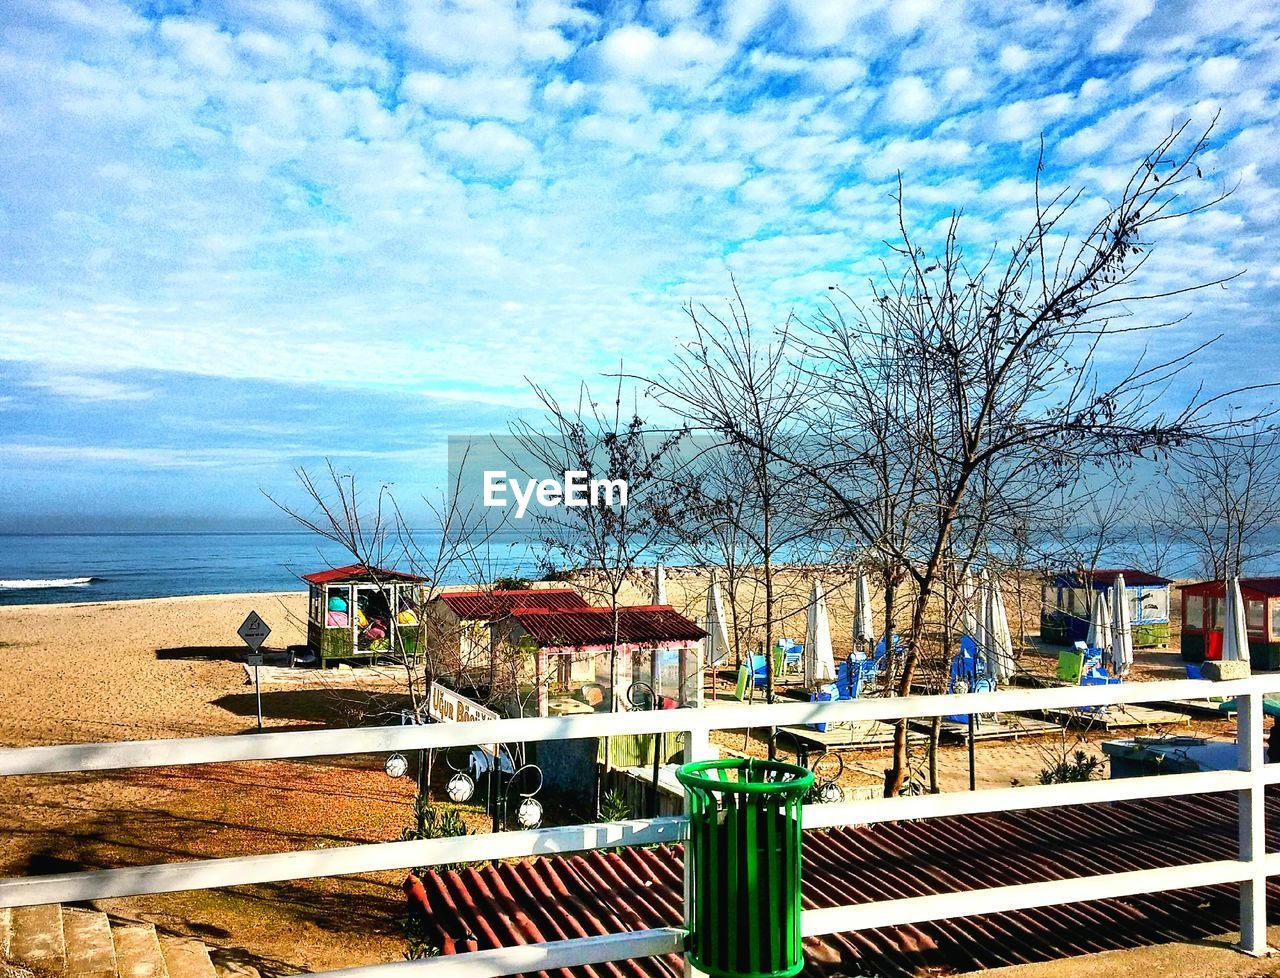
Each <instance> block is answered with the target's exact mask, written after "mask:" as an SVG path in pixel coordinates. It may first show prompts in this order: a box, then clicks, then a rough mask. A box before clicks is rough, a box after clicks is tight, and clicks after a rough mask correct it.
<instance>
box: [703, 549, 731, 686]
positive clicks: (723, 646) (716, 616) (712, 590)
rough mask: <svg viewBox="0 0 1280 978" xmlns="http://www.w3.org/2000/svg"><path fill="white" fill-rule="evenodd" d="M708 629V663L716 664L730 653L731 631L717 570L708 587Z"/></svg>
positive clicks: (706, 648) (706, 626) (706, 641)
mask: <svg viewBox="0 0 1280 978" xmlns="http://www.w3.org/2000/svg"><path fill="white" fill-rule="evenodd" d="M703 627H704V628H706V630H707V637H706V639H705V640H704V641H705V643H706V644H705V646H704V648H705V650H706V656H705V658H706V663H707V665H709V666H714V665H715V664H716V663H718V662H719V661H720V660H721V659H723V658H724V657H725V656H726V655H728V654H729V633H728V631H727V630H726V629H725V624H724V600H723V599H722V598H721V596H720V584H719V582H718V581H717V580H716V575H715V572H714V571H713V572H712V574H711V586H710V587H709V588H707V623H706V625H704V626H703Z"/></svg>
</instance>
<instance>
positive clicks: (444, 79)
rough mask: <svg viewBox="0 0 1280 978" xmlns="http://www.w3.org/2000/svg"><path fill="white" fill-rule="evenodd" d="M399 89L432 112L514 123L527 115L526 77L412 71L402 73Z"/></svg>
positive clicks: (527, 81) (527, 89)
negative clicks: (402, 77)
mask: <svg viewBox="0 0 1280 978" xmlns="http://www.w3.org/2000/svg"><path fill="white" fill-rule="evenodd" d="M400 90H401V92H402V93H403V94H404V95H405V96H406V97H407V98H411V99H413V100H414V101H415V102H417V103H419V104H420V105H422V106H423V107H424V108H425V109H427V111H428V112H430V113H431V114H432V115H455V116H461V117H462V118H466V119H484V118H492V119H506V120H510V121H515V122H518V121H520V120H522V119H526V118H528V117H529V98H530V81H529V79H528V78H523V77H495V76H492V75H489V74H480V73H473V74H469V75H462V76H450V75H441V74H437V73H436V72H428V71H415V72H412V73H411V74H409V75H407V76H405V79H404V81H403V82H402V83H401V86H400Z"/></svg>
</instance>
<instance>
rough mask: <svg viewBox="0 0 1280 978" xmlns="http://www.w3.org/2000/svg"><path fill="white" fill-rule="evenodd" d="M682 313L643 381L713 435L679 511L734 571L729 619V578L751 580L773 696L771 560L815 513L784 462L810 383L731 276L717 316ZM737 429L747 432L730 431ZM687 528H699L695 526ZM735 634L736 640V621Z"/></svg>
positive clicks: (775, 611)
mask: <svg viewBox="0 0 1280 978" xmlns="http://www.w3.org/2000/svg"><path fill="white" fill-rule="evenodd" d="M687 312H688V314H689V318H690V321H691V323H692V326H693V333H694V336H693V339H692V341H690V342H689V343H688V344H686V345H685V346H684V347H683V348H681V349H680V351H679V352H678V353H677V355H676V356H675V357H674V358H673V359H672V361H671V364H670V366H669V368H668V370H667V372H666V375H665V376H663V377H659V378H657V379H653V380H650V381H649V384H650V390H651V391H652V392H653V393H654V394H655V396H656V397H657V399H658V401H659V402H660V403H661V404H662V405H663V406H665V407H666V408H668V409H670V410H671V411H673V412H674V413H675V414H676V415H677V416H679V417H680V418H681V419H682V420H683V421H684V423H685V425H686V427H687V429H688V430H690V431H692V432H694V433H701V434H704V435H707V436H710V437H711V438H712V439H713V442H712V443H711V444H709V445H705V446H703V450H702V451H701V452H699V453H698V455H697V460H696V461H695V462H694V464H693V465H692V466H691V468H690V477H689V478H687V479H685V480H684V481H683V487H684V491H683V496H684V498H685V500H686V503H687V507H686V510H685V514H686V516H694V517H696V516H697V515H699V514H701V515H702V516H703V517H704V525H705V526H706V527H707V529H708V530H709V531H710V532H709V534H708V536H709V537H710V538H711V539H712V540H713V541H715V543H716V545H717V546H718V548H719V550H720V552H721V556H722V557H723V564H724V566H726V567H727V568H728V567H732V568H733V569H734V577H736V578H738V580H731V581H729V582H728V583H729V589H730V592H731V594H730V597H729V600H730V601H731V602H733V603H734V619H735V626H738V625H740V624H744V623H743V622H742V621H741V612H742V611H744V610H746V609H743V608H741V607H739V606H738V604H737V602H738V596H737V594H736V593H733V592H736V585H737V584H739V583H741V582H747V583H752V582H753V581H752V579H753V578H754V579H755V581H758V584H759V586H760V590H761V601H760V604H759V607H758V609H756V608H754V607H753V608H752V609H751V610H755V611H758V614H752V615H751V619H750V622H749V627H750V629H751V631H752V632H753V633H756V634H761V635H762V636H763V642H762V645H763V649H762V651H763V652H764V653H765V699H766V700H767V701H768V702H773V699H774V689H775V681H776V677H775V676H774V656H773V655H772V652H771V650H772V649H773V646H774V638H775V635H776V634H777V627H778V624H779V621H780V618H781V612H780V609H781V607H782V599H783V597H784V595H783V593H782V589H781V588H782V585H781V578H780V576H779V573H778V570H779V563H780V562H781V561H783V560H790V561H792V562H796V561H803V560H804V559H805V558H806V557H807V556H808V555H809V550H810V546H809V544H810V541H811V540H812V539H813V534H814V527H813V520H812V517H813V515H814V514H812V513H811V512H808V511H807V505H806V504H807V499H806V496H805V494H804V493H801V492H799V491H798V487H797V484H796V482H795V480H794V478H793V475H794V471H793V469H792V467H791V466H789V465H788V464H787V463H786V462H785V461H783V459H784V458H785V457H786V456H788V455H791V454H794V453H795V451H796V450H797V445H796V442H797V440H798V435H799V433H798V432H797V430H796V426H797V422H798V421H799V419H800V418H801V417H802V416H803V412H804V410H805V407H806V403H807V401H808V399H809V396H810V386H809V382H808V378H807V377H806V376H805V375H804V374H803V373H802V372H800V371H798V370H796V369H795V368H794V367H793V365H792V364H791V362H790V358H791V355H792V353H793V351H794V343H793V341H792V338H791V323H790V322H786V323H784V324H783V325H782V326H780V327H779V328H778V329H776V330H772V331H769V332H768V333H767V334H765V335H761V331H760V330H759V329H757V328H756V327H755V325H754V324H753V323H752V321H751V317H750V316H749V315H748V312H747V308H746V304H745V303H744V302H743V299H742V295H741V293H740V292H739V291H738V288H737V285H736V283H735V284H734V287H733V295H732V297H731V298H730V299H729V300H728V308H727V310H726V312H725V314H723V315H721V314H719V313H716V312H713V311H712V310H711V309H709V308H707V307H706V306H702V307H700V308H695V307H693V306H689V307H688V308H687ZM741 432H746V433H748V434H749V437H747V438H742V437H736V436H737V435H738V434H739V433H741ZM699 463H700V464H699ZM681 522H683V523H685V524H686V525H687V524H688V523H689V520H688V519H687V518H686V519H685V520H683V521H681ZM688 528H689V529H692V530H693V531H694V533H693V534H692V535H696V534H697V533H698V528H697V527H696V526H693V527H688ZM690 535H691V534H688V533H686V537H688V536H690ZM753 604H754V603H753ZM735 633H736V636H737V637H739V638H740V636H741V631H740V630H739V628H738V627H735ZM739 654H740V653H739ZM771 745H772V740H771Z"/></svg>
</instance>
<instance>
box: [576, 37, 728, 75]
mask: <svg viewBox="0 0 1280 978" xmlns="http://www.w3.org/2000/svg"><path fill="white" fill-rule="evenodd" d="M730 51H731V49H729V48H724V47H721V46H720V45H719V44H717V43H716V42H715V41H714V40H712V39H711V38H710V37H708V36H707V35H705V34H702V33H699V32H698V31H696V30H689V29H685V28H679V29H676V30H673V31H671V33H669V34H666V35H661V34H658V33H657V32H656V31H653V30H650V29H649V28H648V27H644V26H641V25H638V24H628V25H626V26H624V27H619V28H617V29H616V30H613V31H610V32H609V34H608V35H607V36H606V37H604V38H603V39H601V40H600V41H599V43H598V44H596V45H595V46H594V52H595V55H596V56H597V57H598V58H599V60H600V63H601V65H602V66H603V68H604V69H605V70H606V71H607V72H608V73H609V74H610V75H614V76H620V77H623V78H637V79H643V80H644V81H647V82H651V83H656V84H670V83H679V84H696V83H699V82H705V81H707V80H708V79H710V78H712V77H714V76H715V74H716V73H717V72H719V70H720V68H721V67H722V66H723V64H724V63H725V61H726V60H727V58H728V56H729V54H730Z"/></svg>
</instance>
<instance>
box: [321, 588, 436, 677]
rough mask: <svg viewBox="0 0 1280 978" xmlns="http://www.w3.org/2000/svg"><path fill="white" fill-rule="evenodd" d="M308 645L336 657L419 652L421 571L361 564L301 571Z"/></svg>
mask: <svg viewBox="0 0 1280 978" xmlns="http://www.w3.org/2000/svg"><path fill="white" fill-rule="evenodd" d="M302 579H303V580H304V581H306V582H307V585H308V587H309V588H310V600H309V601H308V603H307V648H308V649H309V650H310V652H311V654H312V655H314V656H315V657H316V661H317V662H318V663H319V664H320V666H321V668H324V667H326V666H328V665H330V664H332V663H335V662H342V661H350V660H366V661H368V660H374V659H377V658H379V657H384V658H391V657H395V658H397V659H401V658H402V657H404V656H408V657H409V658H413V659H416V658H418V657H419V655H420V652H419V648H418V645H419V640H420V636H419V631H420V629H419V627H418V609H419V607H420V605H421V597H422V594H421V592H422V585H423V584H424V583H426V578H425V577H418V576H416V575H414V574H405V573H403V572H401V571H394V570H387V569H385V568H381V567H369V566H367V565H365V564H351V565H348V566H347V567H334V568H331V569H329V570H324V571H317V572H316V573H314V574H305V575H303V578H302Z"/></svg>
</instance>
